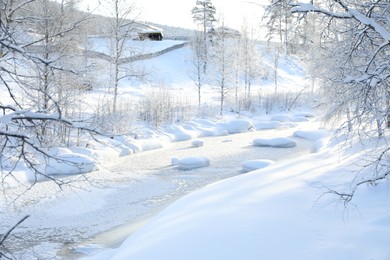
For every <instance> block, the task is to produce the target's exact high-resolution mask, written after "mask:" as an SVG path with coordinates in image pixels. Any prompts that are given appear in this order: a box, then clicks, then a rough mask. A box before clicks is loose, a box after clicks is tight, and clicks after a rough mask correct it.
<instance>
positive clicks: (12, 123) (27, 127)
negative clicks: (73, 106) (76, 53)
mask: <svg viewBox="0 0 390 260" xmlns="http://www.w3.org/2000/svg"><path fill="white" fill-rule="evenodd" d="M41 4H42V5H41ZM57 4H58V3H54V2H51V1H45V0H18V1H14V0H4V1H2V3H1V4H0V22H1V23H0V27H1V31H0V34H1V35H0V46H1V57H0V71H1V73H0V81H1V83H2V84H1V85H0V91H1V95H0V111H1V114H0V151H1V153H0V169H1V173H2V174H1V178H2V179H1V180H0V182H1V183H3V181H4V179H5V178H11V179H12V178H13V174H12V173H13V171H14V169H15V168H17V167H18V166H20V165H24V166H25V167H27V168H28V169H30V170H31V171H33V172H35V173H36V174H35V177H36V179H35V180H38V175H44V176H46V175H45V172H43V171H41V170H40V169H39V168H38V166H39V164H44V163H45V162H46V160H47V159H48V158H54V157H53V156H52V155H50V154H49V153H48V152H47V149H46V148H48V147H49V146H50V145H53V142H52V141H53V139H48V138H49V137H48V135H46V134H45V133H43V132H42V131H43V129H44V131H45V132H46V133H47V132H48V131H54V130H55V129H57V130H59V129H67V130H69V131H70V130H72V129H77V130H89V131H91V132H93V130H91V129H88V127H87V126H86V125H85V124H82V123H81V122H78V123H76V122H75V121H74V120H72V119H71V118H67V117H66V116H65V115H64V113H63V110H62V108H63V106H62V105H61V100H60V99H59V97H60V96H61V95H59V92H60V91H61V89H60V88H57V86H60V81H58V80H57V79H58V78H57V76H58V75H60V74H61V73H65V72H66V73H68V72H69V73H74V71H71V70H68V69H67V68H66V66H65V65H64V63H62V61H63V60H62V58H63V54H64V52H62V51H63V50H64V49H65V47H66V45H67V44H71V43H70V42H68V43H67V42H66V40H65V39H69V38H67V36H69V35H70V34H72V31H73V30H76V28H77V26H78V24H79V22H77V21H80V20H73V22H69V21H68V22H64V21H63V22H64V23H61V19H63V18H64V16H58V15H59V14H61V12H62V11H65V10H66V7H65V5H66V4H67V2H65V1H64V2H62V4H64V5H61V4H58V5H57ZM38 5H40V6H39V7H43V8H46V10H48V8H54V7H53V6H56V7H59V8H58V9H57V8H56V9H55V12H54V9H51V10H52V11H53V13H52V14H49V12H44V13H43V14H42V13H39V15H37V14H38V13H37V10H42V9H40V8H38ZM61 10H62V11H61ZM62 14H64V13H62ZM51 15H53V16H51ZM64 15H65V14H64ZM75 22H76V24H75ZM80 22H81V21H80ZM49 24H50V25H49ZM40 25H43V26H42V27H41V26H40ZM41 29H42V30H41ZM58 38H62V39H63V41H57V39H58ZM56 43H60V44H59V45H57V44H56ZM59 46H62V47H59ZM51 48H53V49H51ZM56 48H59V49H56ZM45 50H48V51H45ZM49 50H50V51H49ZM54 50H56V51H54ZM37 72H38V73H37ZM59 77H60V76H59ZM53 86H54V88H53ZM37 97H38V98H41V102H37ZM59 134H61V133H59ZM54 159H56V158H54ZM46 177H47V178H49V179H52V180H54V181H56V182H57V183H58V184H60V185H62V184H64V182H63V181H61V180H55V179H53V178H51V177H50V176H46Z"/></svg>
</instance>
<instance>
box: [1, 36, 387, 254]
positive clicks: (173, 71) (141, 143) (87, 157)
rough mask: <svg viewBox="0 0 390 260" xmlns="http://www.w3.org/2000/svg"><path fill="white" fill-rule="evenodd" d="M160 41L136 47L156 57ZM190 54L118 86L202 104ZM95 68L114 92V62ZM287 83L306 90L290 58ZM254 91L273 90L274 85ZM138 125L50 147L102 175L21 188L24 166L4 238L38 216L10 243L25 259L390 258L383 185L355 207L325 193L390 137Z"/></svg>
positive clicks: (7, 208)
mask: <svg viewBox="0 0 390 260" xmlns="http://www.w3.org/2000/svg"><path fill="white" fill-rule="evenodd" d="M100 40H102V39H100ZM100 40H99V41H100ZM99 41H94V42H93V44H101V45H96V46H95V48H96V50H97V51H101V52H105V49H104V48H106V47H107V43H106V44H105V45H103V43H102V42H99ZM165 43H167V42H164V41H163V42H162V43H153V44H157V45H159V44H160V45H159V46H158V47H156V46H154V47H153V46H150V47H147V48H146V47H145V46H143V47H140V48H141V49H143V48H144V47H145V48H146V49H150V50H152V51H158V50H160V49H164V48H166V47H167V46H166V45H164V44H165ZM161 44H162V45H161ZM167 44H168V45H172V42H171V43H167ZM99 48H100V49H99ZM144 51H146V50H145V49H143V50H141V52H144ZM190 54H191V52H190V48H189V47H184V48H181V49H178V50H176V51H173V52H169V53H166V54H164V55H162V56H159V57H155V58H153V59H150V60H148V61H147V62H143V61H137V62H135V63H133V64H132V65H128V66H129V68H130V67H131V66H141V67H143V68H144V70H145V71H147V72H148V75H147V78H148V80H149V82H148V83H139V82H137V81H135V80H134V79H129V78H128V79H124V80H122V81H121V82H120V86H119V90H118V93H119V96H120V98H119V99H120V101H123V102H125V101H129V100H130V101H132V102H134V100H137V99H138V98H141V97H143V96H145V95H146V94H145V93H146V91H147V90H145V89H151V88H154V86H156V85H157V86H163V87H164V88H167V89H169V90H170V91H173V93H175V94H176V95H178V93H180V95H188V96H190V97H191V98H192V99H189V101H188V102H189V103H190V102H193V100H196V97H195V94H194V93H196V88H195V87H194V85H193V83H192V82H191V80H190V79H189V76H188V73H189V71H190V70H191V66H190V64H191V62H190V61H189V57H190ZM264 55H265V54H264ZM264 57H265V59H264V62H265V64H266V65H268V66H269V67H272V59H270V58H269V57H268V58H267V55H265V56H264ZM94 62H96V63H99V65H100V66H97V71H96V73H95V75H94V77H96V79H97V80H98V81H100V82H107V86H108V85H109V82H108V80H107V78H104V77H105V76H104V75H106V73H103V71H104V70H107V68H108V67H109V66H108V65H107V64H108V63H107V62H106V61H98V60H95V61H94ZM100 72H102V73H100ZM105 72H107V71H105ZM278 75H279V77H280V78H279V84H280V86H279V87H280V90H288V89H299V90H300V89H302V88H304V87H305V86H306V81H305V80H304V75H303V72H302V70H301V68H300V67H299V66H298V63H297V62H296V61H294V60H293V59H281V60H280V68H279V72H278ZM105 87H106V86H105V85H104V84H102V87H101V88H100V89H99V88H97V89H95V90H93V91H90V92H86V93H84V94H83V95H82V100H83V101H84V102H85V103H86V104H88V105H90V107H87V108H86V109H85V111H94V109H96V107H97V106H99V105H102V104H103V103H99V102H101V101H102V100H103V99H104V98H108V99H109V98H110V95H112V93H111V92H110V91H107V89H106V88H105ZM252 87H253V88H252V90H253V92H254V93H256V92H259V93H260V92H261V91H263V90H271V91H273V86H272V82H270V81H269V79H268V80H267V79H263V80H261V81H259V82H256V84H254V86H252ZM202 91H203V94H204V100H205V103H208V101H210V103H211V102H215V101H216V100H218V89H216V87H215V86H213V85H212V84H211V83H210V85H205V87H204V88H203V90H202ZM183 93H185V94H183ZM259 97H260V95H259ZM98 103H99V104H98ZM195 103H196V102H195ZM195 103H194V104H195ZM245 115H246V116H245ZM126 127H130V126H126ZM139 128H140V129H141V130H140V134H139V136H138V137H139V138H133V137H129V136H117V137H115V138H114V139H110V138H103V137H100V140H99V141H100V143H99V142H92V141H89V140H88V141H85V140H83V142H82V144H83V146H84V147H83V148H81V147H69V148H67V149H53V150H50V152H51V153H52V154H59V155H61V156H64V157H66V158H73V159H75V160H77V161H78V162H80V163H81V165H82V166H83V167H80V168H79V169H85V171H90V170H93V169H95V171H93V172H89V173H84V174H80V173H81V172H74V171H73V170H74V169H69V168H67V171H61V172H60V173H61V175H59V176H58V175H55V176H54V177H55V178H62V179H63V180H66V181H69V182H70V185H66V186H63V187H61V188H62V189H60V187H58V186H57V185H56V184H54V183H53V182H49V181H48V182H39V183H37V184H36V185H34V186H33V187H31V188H30V189H29V190H28V192H26V193H24V192H25V191H26V187H27V186H28V184H29V174H28V169H26V168H25V167H23V166H22V165H20V167H18V169H17V171H16V172H15V173H16V174H17V176H18V177H17V178H18V179H19V181H22V182H24V183H25V184H26V186H25V187H18V186H15V183H6V185H8V186H7V187H5V188H6V189H7V196H2V197H1V198H0V209H1V214H0V230H7V229H8V228H9V227H10V225H11V224H12V223H15V222H16V221H17V220H19V219H20V218H21V217H23V216H25V215H30V217H29V218H28V219H27V220H26V221H25V222H23V223H22V224H21V225H20V226H19V227H18V228H17V229H16V230H14V233H13V234H14V235H15V237H12V239H11V240H9V242H8V243H9V244H7V247H8V248H9V249H10V250H12V251H13V252H16V254H15V255H16V256H17V257H19V258H22V259H56V258H58V259H61V258H63V259H77V258H81V257H87V258H94V259H111V258H112V259H379V260H385V259H389V258H390V250H389V249H388V243H387V242H388V239H389V237H390V227H389V219H390V215H389V213H388V209H389V206H390V205H389V200H388V194H387V187H386V185H383V184H380V185H378V186H376V187H362V188H361V189H360V190H359V192H358V193H356V197H355V198H354V200H353V201H352V202H353V203H355V204H349V205H348V206H347V207H344V204H343V203H339V201H338V198H337V197H336V196H334V195H333V196H330V195H329V196H322V195H324V193H325V192H326V191H327V189H326V188H325V187H329V188H334V189H337V190H348V189H349V188H350V183H351V181H352V180H353V179H354V178H355V176H356V170H357V169H358V166H359V165H358V163H359V162H361V161H363V159H367V155H368V154H370V153H372V151H371V150H370V149H371V148H370V147H373V146H377V147H378V146H380V145H382V146H386V145H387V143H386V142H384V143H381V144H378V143H376V144H373V143H368V144H367V145H366V146H364V147H359V146H358V145H357V144H354V146H353V149H352V148H351V149H349V150H348V149H347V150H345V146H346V144H345V143H340V142H338V141H334V140H332V141H329V140H331V139H330V137H329V131H327V130H325V129H321V126H320V124H319V122H317V121H316V118H315V117H312V115H311V114H310V113H307V112H304V113H302V112H297V113H292V112H291V113H285V112H281V113H278V114H274V115H266V116H265V115H256V114H252V113H250V112H247V113H242V114H230V113H226V114H225V116H224V117H222V118H219V119H218V120H216V119H210V118H207V119H193V120H191V121H189V122H186V123H181V124H174V125H162V126H161V127H160V128H159V129H151V128H146V126H145V125H141V126H140V127H139ZM143 138H145V139H143ZM311 152H315V153H313V154H311ZM301 156H303V157H301ZM52 166H55V169H56V170H55V171H54V170H53V171H52V173H53V174H56V173H58V170H59V169H60V170H64V169H66V167H63V166H66V165H61V162H56V163H52ZM259 168H261V169H259ZM256 169H258V170H256ZM49 170H50V169H49ZM248 170H250V171H251V172H249V173H243V172H246V171H248ZM368 170H370V169H368ZM49 172H50V171H49ZM65 174H77V175H75V176H63V175H65ZM30 177H31V176H30ZM212 183H213V184H212ZM208 184H211V185H208ZM207 185H208V186H207ZM15 196H19V197H18V200H16V201H14V198H15ZM130 235H131V236H130ZM128 236H130V237H129V238H128V239H126V238H127V237H128ZM20 237H22V239H19V238H20ZM123 241H124V242H123ZM122 242H123V243H122ZM117 247H118V248H117ZM114 248H115V249H114Z"/></svg>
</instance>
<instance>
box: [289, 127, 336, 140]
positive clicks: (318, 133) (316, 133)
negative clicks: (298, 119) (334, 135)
mask: <svg viewBox="0 0 390 260" xmlns="http://www.w3.org/2000/svg"><path fill="white" fill-rule="evenodd" d="M294 136H296V137H301V138H305V139H308V140H311V141H318V140H319V139H321V138H324V137H327V136H329V131H328V130H325V129H316V130H298V131H295V132H294Z"/></svg>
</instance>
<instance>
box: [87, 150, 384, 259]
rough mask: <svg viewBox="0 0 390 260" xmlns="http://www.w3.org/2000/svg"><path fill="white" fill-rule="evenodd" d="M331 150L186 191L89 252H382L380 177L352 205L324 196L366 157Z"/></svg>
mask: <svg viewBox="0 0 390 260" xmlns="http://www.w3.org/2000/svg"><path fill="white" fill-rule="evenodd" d="M340 145H341V146H342V145H343V144H340ZM373 146H375V144H374V145H373ZM338 149H340V147H333V148H332V147H328V148H326V149H325V150H324V151H322V152H320V153H317V154H313V155H308V156H304V157H302V158H300V159H296V160H291V161H287V162H284V163H275V164H272V165H270V166H268V167H266V168H263V169H260V170H257V171H253V172H251V173H247V174H244V175H240V176H236V177H234V178H230V179H227V180H224V181H220V182H218V183H216V184H213V185H209V186H207V187H205V188H203V189H201V190H199V191H196V192H193V193H191V194H189V195H187V196H185V197H183V198H181V199H179V200H178V201H176V202H174V203H173V204H171V205H170V206H169V207H168V208H167V209H165V210H164V211H162V212H161V213H159V214H158V215H157V216H156V217H154V218H153V219H152V220H150V221H149V222H148V223H147V224H146V225H145V226H144V227H143V228H141V229H140V230H138V231H136V232H135V233H134V234H133V235H132V236H130V237H129V238H128V239H127V240H126V241H125V242H124V243H123V244H122V245H121V246H120V247H119V248H118V249H113V250H109V251H106V252H104V253H103V254H102V255H97V256H95V257H93V258H92V259H95V260H97V259H108V258H109V259H113V260H115V259H189V260H191V259H227V260H228V259H318V260H322V259H323V260H328V259H362V260H363V259H378V260H385V259H389V258H390V249H389V247H388V239H387V238H388V237H389V234H390V228H389V225H388V223H389V219H390V215H389V212H388V208H389V207H390V201H389V200H388V189H387V187H386V186H387V185H386V184H384V183H383V184H379V185H378V186H376V187H372V186H367V187H361V189H360V190H359V192H358V194H357V195H356V197H355V198H354V200H353V203H354V205H355V206H354V205H352V204H349V205H347V206H346V207H345V206H344V205H343V204H342V203H341V204H340V203H338V201H337V197H336V196H335V195H328V196H325V195H326V194H325V192H326V190H324V189H322V188H323V187H326V186H328V185H334V183H339V184H342V183H344V185H345V187H346V188H348V187H349V185H350V181H351V180H353V178H354V176H355V174H353V169H356V162H358V161H359V160H361V159H362V158H364V157H365V154H364V153H360V154H359V156H356V149H352V151H348V152H343V153H341V154H338V153H335V150H338ZM346 169H349V170H346Z"/></svg>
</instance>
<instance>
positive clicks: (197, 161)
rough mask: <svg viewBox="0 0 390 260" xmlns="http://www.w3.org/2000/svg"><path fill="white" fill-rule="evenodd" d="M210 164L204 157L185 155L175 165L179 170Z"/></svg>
mask: <svg viewBox="0 0 390 260" xmlns="http://www.w3.org/2000/svg"><path fill="white" fill-rule="evenodd" d="M209 165H210V160H209V159H208V158H206V157H203V156H199V157H187V158H183V159H179V160H178V161H177V166H178V168H179V169H180V170H192V169H196V168H202V167H207V166H209Z"/></svg>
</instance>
